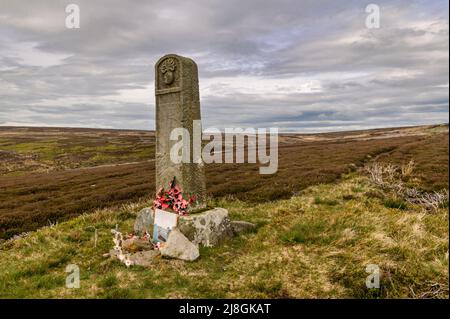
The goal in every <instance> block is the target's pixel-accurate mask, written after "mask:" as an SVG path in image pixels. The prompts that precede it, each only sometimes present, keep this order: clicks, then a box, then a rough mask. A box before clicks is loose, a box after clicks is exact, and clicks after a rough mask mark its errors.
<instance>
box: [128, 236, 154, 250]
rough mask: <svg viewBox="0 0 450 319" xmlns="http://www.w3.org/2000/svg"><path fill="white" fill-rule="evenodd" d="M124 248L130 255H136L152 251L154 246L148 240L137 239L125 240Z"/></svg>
mask: <svg viewBox="0 0 450 319" xmlns="http://www.w3.org/2000/svg"><path fill="white" fill-rule="evenodd" d="M122 248H123V249H125V250H126V251H128V252H130V253H135V252H137V251H141V250H150V249H153V245H152V244H151V243H150V241H148V240H146V239H141V238H137V237H133V238H129V239H125V240H124V241H123V242H122Z"/></svg>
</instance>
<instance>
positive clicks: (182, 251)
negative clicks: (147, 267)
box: [159, 228, 200, 261]
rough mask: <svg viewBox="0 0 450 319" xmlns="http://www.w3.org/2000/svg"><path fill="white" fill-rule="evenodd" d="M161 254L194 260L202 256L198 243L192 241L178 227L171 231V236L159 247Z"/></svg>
mask: <svg viewBox="0 0 450 319" xmlns="http://www.w3.org/2000/svg"><path fill="white" fill-rule="evenodd" d="M159 251H160V252H161V256H163V257H170V258H177V259H181V260H186V261H194V260H196V259H197V258H198V257H199V256H200V252H199V249H198V245H197V244H194V243H192V242H191V241H190V240H189V239H187V238H186V236H184V235H183V234H182V233H181V232H180V231H179V230H178V229H177V228H174V229H172V230H171V231H170V233H169V237H168V238H167V241H166V242H165V243H164V245H162V246H161V248H160V249H159Z"/></svg>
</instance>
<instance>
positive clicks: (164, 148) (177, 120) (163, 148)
mask: <svg viewBox="0 0 450 319" xmlns="http://www.w3.org/2000/svg"><path fill="white" fill-rule="evenodd" d="M155 79H156V80H155V95H156V154H155V168H156V174H155V176H156V190H158V189H159V188H160V187H164V188H166V189H167V187H168V185H169V183H170V182H171V181H172V179H173V177H174V176H175V177H176V179H177V182H178V184H179V185H180V187H181V188H182V189H183V192H184V193H185V194H187V195H188V196H190V195H191V194H193V195H196V197H197V203H196V204H195V205H196V208H199V207H204V206H205V201H206V186H205V172H204V163H203V161H202V159H201V155H200V154H197V155H200V156H195V158H194V155H195V154H194V152H193V145H194V140H195V141H196V142H197V139H201V125H199V126H198V127H196V128H197V130H194V122H193V121H194V120H197V121H200V120H201V116H200V97H199V87H198V71H197V65H196V64H195V62H194V61H193V60H191V59H189V58H185V57H181V56H178V55H175V54H169V55H165V56H163V57H162V58H161V59H159V61H158V62H157V63H156V65H155ZM197 123H200V122H197ZM175 128H182V129H185V130H186V131H187V132H188V133H189V140H188V142H190V143H189V149H190V152H189V154H190V160H189V163H185V162H181V163H179V164H176V163H173V162H172V160H171V159H170V150H171V148H172V146H173V145H174V144H175V143H177V141H172V140H170V134H171V132H172V130H173V129H175ZM194 131H195V132H196V133H197V134H194Z"/></svg>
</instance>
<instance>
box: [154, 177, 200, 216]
mask: <svg viewBox="0 0 450 319" xmlns="http://www.w3.org/2000/svg"><path fill="white" fill-rule="evenodd" d="M169 187H170V189H169V190H164V188H160V189H159V190H158V192H157V193H156V199H155V200H154V201H153V207H154V208H158V209H162V210H166V209H171V210H173V211H174V212H175V213H177V214H178V215H182V216H183V215H188V212H189V205H190V204H192V203H193V202H194V201H195V199H196V198H195V195H192V196H191V197H190V198H189V199H188V200H185V199H184V198H183V191H182V190H181V188H180V187H179V186H178V185H177V184H176V179H175V177H174V178H173V180H172V181H171V182H170V183H169Z"/></svg>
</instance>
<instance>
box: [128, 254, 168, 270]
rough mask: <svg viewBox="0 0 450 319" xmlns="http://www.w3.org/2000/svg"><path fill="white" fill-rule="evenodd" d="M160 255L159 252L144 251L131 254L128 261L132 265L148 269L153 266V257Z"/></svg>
mask: <svg viewBox="0 0 450 319" xmlns="http://www.w3.org/2000/svg"><path fill="white" fill-rule="evenodd" d="M160 255H161V252H160V251H159V250H145V251H139V252H137V253H134V254H131V255H130V257H129V260H130V261H131V262H132V263H133V265H138V266H143V267H149V266H151V265H152V264H153V262H154V260H155V257H158V256H160Z"/></svg>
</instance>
